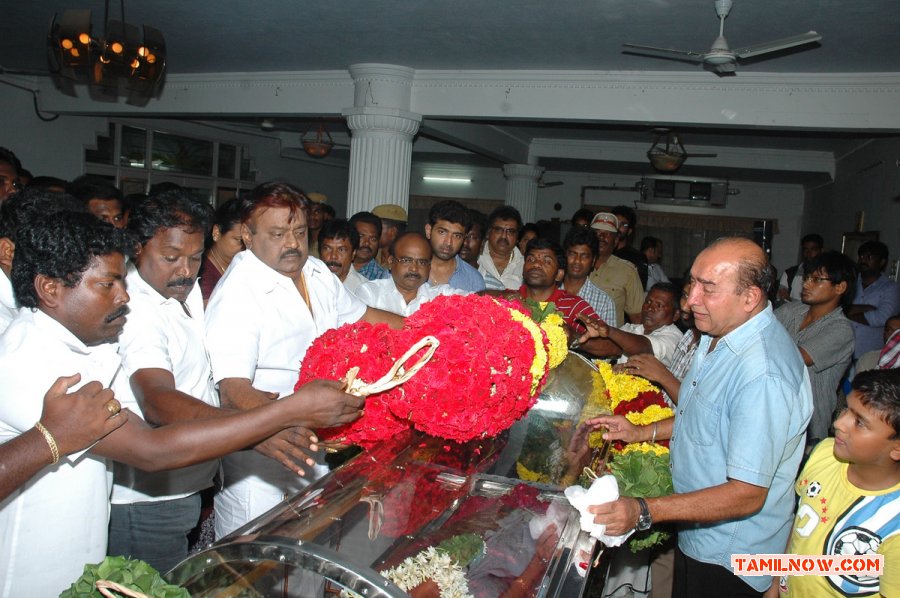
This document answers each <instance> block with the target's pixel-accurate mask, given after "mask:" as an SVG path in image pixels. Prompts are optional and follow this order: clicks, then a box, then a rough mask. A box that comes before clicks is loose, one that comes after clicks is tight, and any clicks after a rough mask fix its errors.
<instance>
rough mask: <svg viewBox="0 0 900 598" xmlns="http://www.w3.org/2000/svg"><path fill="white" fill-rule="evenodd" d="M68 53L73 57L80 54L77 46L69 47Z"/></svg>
mask: <svg viewBox="0 0 900 598" xmlns="http://www.w3.org/2000/svg"><path fill="white" fill-rule="evenodd" d="M69 54H71V55H72V56H73V57H75V58H78V57H79V56H81V53H80V52H78V48H72V49H70V50H69Z"/></svg>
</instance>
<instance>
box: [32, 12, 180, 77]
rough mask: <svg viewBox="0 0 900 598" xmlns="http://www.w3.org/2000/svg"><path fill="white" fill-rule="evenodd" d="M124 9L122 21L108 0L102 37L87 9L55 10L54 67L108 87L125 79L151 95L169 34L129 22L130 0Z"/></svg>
mask: <svg viewBox="0 0 900 598" xmlns="http://www.w3.org/2000/svg"><path fill="white" fill-rule="evenodd" d="M120 9H121V20H115V19H110V18H109V0H106V3H105V12H104V20H103V35H102V36H98V35H94V34H92V31H91V30H92V26H91V11H90V10H88V9H79V10H66V11H63V13H62V16H60V15H53V21H52V22H51V23H50V31H49V33H48V35H47V49H48V60H49V62H50V70H51V72H52V73H53V74H55V75H61V76H63V77H65V78H67V79H72V80H86V81H87V83H88V84H89V85H99V86H103V87H117V86H118V85H119V83H120V82H123V81H124V82H125V85H126V87H128V88H129V89H130V90H132V91H140V92H145V93H147V94H148V95H149V94H150V93H151V92H152V91H153V90H154V88H155V87H156V84H157V83H158V82H159V80H160V78H161V77H162V74H163V71H164V70H165V67H166V41H165V38H164V37H163V34H162V32H160V31H159V29H155V28H153V27H150V26H148V25H142V26H137V25H131V24H129V23H126V22H125V0H121V4H120Z"/></svg>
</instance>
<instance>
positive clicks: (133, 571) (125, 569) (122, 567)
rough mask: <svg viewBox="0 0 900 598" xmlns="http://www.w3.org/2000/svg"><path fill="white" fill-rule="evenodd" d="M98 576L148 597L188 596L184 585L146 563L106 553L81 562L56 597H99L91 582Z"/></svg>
mask: <svg viewBox="0 0 900 598" xmlns="http://www.w3.org/2000/svg"><path fill="white" fill-rule="evenodd" d="M98 579H106V580H109V581H114V582H116V583H119V584H122V585H123V586H125V587H126V588H128V589H130V590H136V591H138V592H142V593H144V594H147V595H148V596H151V597H152V598H190V594H189V593H188V591H187V590H186V589H184V588H182V587H180V586H175V585H172V584H169V583H168V582H166V581H165V579H163V577H162V576H161V575H160V574H159V572H158V571H157V570H156V569H154V568H153V567H151V566H150V565H149V564H147V563H145V562H144V561H140V560H137V559H128V558H125V557H123V556H108V557H106V558H105V559H103V562H101V563H98V564H96V565H85V567H84V573H83V574H82V575H81V577H79V578H78V579H77V580H75V583H73V584H72V586H71V587H70V588H69V589H68V590H66V591H64V592H63V593H62V594H60V598H102V595H101V594H100V592H99V590H97V589H96V587H95V586H94V582H96V581H97V580H98Z"/></svg>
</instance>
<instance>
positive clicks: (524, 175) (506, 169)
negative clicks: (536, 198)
mask: <svg viewBox="0 0 900 598" xmlns="http://www.w3.org/2000/svg"><path fill="white" fill-rule="evenodd" d="M544 170H545V169H544V167H543V166H532V165H531V164H504V165H503V176H505V177H506V178H507V179H531V180H533V181H537V180H538V179H539V178H541V175H542V174H544Z"/></svg>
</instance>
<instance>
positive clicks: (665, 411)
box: [625, 405, 675, 426]
mask: <svg viewBox="0 0 900 598" xmlns="http://www.w3.org/2000/svg"><path fill="white" fill-rule="evenodd" d="M674 416H675V412H674V411H672V410H671V409H670V408H669V407H660V406H659V405H650V406H649V407H647V408H646V409H644V410H643V411H641V412H635V411H632V412H631V413H626V414H625V419H627V420H628V421H630V422H631V423H633V424H634V425H636V426H646V425H648V424H652V423H654V422H658V421H662V420H664V419H669V418H670V417H674Z"/></svg>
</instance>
